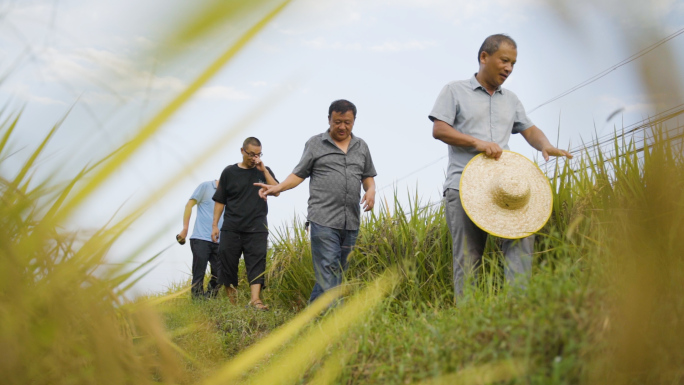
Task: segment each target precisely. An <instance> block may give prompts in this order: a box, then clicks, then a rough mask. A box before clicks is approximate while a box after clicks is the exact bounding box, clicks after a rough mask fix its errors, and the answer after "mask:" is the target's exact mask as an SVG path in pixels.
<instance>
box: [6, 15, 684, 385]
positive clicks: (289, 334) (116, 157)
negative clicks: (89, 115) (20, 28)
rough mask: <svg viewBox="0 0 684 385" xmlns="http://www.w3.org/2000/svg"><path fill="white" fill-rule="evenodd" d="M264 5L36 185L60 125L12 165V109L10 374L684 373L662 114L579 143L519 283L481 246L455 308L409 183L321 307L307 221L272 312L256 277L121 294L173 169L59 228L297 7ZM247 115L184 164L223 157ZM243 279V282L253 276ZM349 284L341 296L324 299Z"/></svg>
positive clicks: (73, 378)
mask: <svg viewBox="0 0 684 385" xmlns="http://www.w3.org/2000/svg"><path fill="white" fill-rule="evenodd" d="M264 4H265V5H269V4H270V5H271V6H272V7H270V8H269V9H268V10H266V11H265V12H266V14H265V15H264V16H262V17H261V18H260V19H258V20H255V21H254V23H253V24H252V25H251V27H249V28H248V29H247V31H245V33H244V34H243V35H242V36H239V37H235V38H236V40H235V41H234V42H233V43H231V44H228V47H226V49H225V52H224V54H223V55H221V56H220V57H219V58H217V60H216V61H215V62H214V63H212V64H211V65H210V66H208V67H207V68H206V69H204V70H203V71H202V72H201V73H200V74H199V75H198V77H197V78H196V80H195V81H194V82H192V83H191V85H190V86H189V87H188V89H186V90H184V91H182V92H181V93H179V94H178V95H176V97H175V98H173V99H172V102H171V103H169V105H167V106H164V107H163V108H161V109H160V110H159V112H158V113H156V114H155V115H153V116H152V117H151V118H150V120H149V121H148V123H146V124H144V125H142V126H141V127H140V129H139V130H138V132H137V134H136V135H135V136H134V137H133V139H132V140H131V142H130V143H128V144H127V145H125V146H122V147H121V148H120V149H119V150H118V151H116V152H114V153H112V154H94V159H100V161H99V162H98V163H96V164H93V165H88V166H84V167H83V169H82V170H77V171H75V172H74V175H73V176H72V178H71V179H68V180H66V181H56V180H53V179H50V178H48V179H47V180H40V181H38V180H34V179H33V178H34V176H35V175H36V165H37V164H39V161H40V160H41V159H42V157H43V156H44V155H43V151H44V149H45V146H46V144H47V143H48V142H49V141H50V139H51V138H52V136H53V135H54V133H55V132H56V131H57V130H58V128H59V125H60V124H61V122H60V123H58V124H56V125H55V127H54V128H53V129H52V130H51V131H50V133H49V134H48V136H47V137H46V138H44V140H43V141H42V142H41V143H39V144H38V145H37V146H36V147H35V149H34V151H33V152H31V153H29V154H27V155H26V156H25V157H24V158H22V159H21V160H20V161H18V162H13V164H21V166H20V167H19V169H18V170H12V171H11V172H10V171H8V170H7V169H6V168H4V167H5V165H6V163H5V160H6V159H8V157H17V156H18V155H17V154H16V153H15V151H14V149H13V148H12V140H11V138H12V135H14V130H15V127H16V124H17V121H18V120H19V119H20V118H21V115H22V114H21V113H12V112H10V111H8V110H7V109H3V110H2V112H1V113H0V117H2V121H0V203H1V204H0V230H1V231H0V373H2V376H3V377H2V379H3V381H4V382H7V383H12V384H14V383H16V384H24V383H26V384H93V383H97V384H119V383H121V384H146V383H169V384H172V383H183V384H194V383H201V384H206V385H211V384H223V383H255V384H256V383H259V384H264V383H268V384H276V383H283V384H285V383H287V384H290V383H312V384H328V383H380V384H393V383H396V384H400V383H401V384H405V383H449V384H459V383H462V384H473V383H510V384H578V383H589V384H644V383H647V384H649V383H654V384H681V383H683V382H684V349H682V346H684V327H683V326H684V316H683V315H684V296H682V295H681V294H682V288H683V287H684V258H682V250H684V159H683V157H682V153H681V152H679V151H676V150H675V148H676V147H675V146H673V143H672V142H670V141H668V140H667V138H665V137H663V136H662V134H661V133H662V132H663V131H665V130H663V129H662V127H660V126H654V127H653V130H654V133H655V135H656V141H655V143H654V146H652V147H648V148H646V149H645V151H641V150H637V149H636V148H634V146H633V145H632V144H631V143H625V142H619V141H617V140H616V141H615V143H614V148H615V152H616V153H617V154H618V156H615V157H612V158H607V157H606V156H604V153H601V152H599V153H597V156H596V157H594V158H592V157H590V156H589V154H588V153H587V154H585V156H582V157H580V158H579V159H577V160H576V161H572V162H568V163H565V164H564V165H563V166H562V167H559V168H557V169H556V170H555V171H554V175H553V177H552V178H551V181H552V185H553V190H554V207H553V214H552V217H551V220H550V221H549V223H548V224H547V225H546V226H545V227H544V228H543V229H542V230H541V231H540V233H539V234H538V236H537V238H536V244H535V262H534V266H533V274H532V278H531V280H530V282H529V284H528V286H527V288H526V289H524V290H523V289H520V288H513V287H510V286H508V285H506V284H505V283H504V282H503V280H502V256H501V252H500V250H499V248H498V245H497V244H496V242H494V241H490V242H489V243H488V245H487V248H486V251H485V258H484V263H483V265H482V266H481V269H480V279H479V280H478V281H477V282H476V286H475V287H473V288H470V289H469V290H467V291H466V293H465V296H464V297H463V299H462V300H460V301H459V302H458V303H457V304H454V303H453V298H452V293H453V288H452V283H451V242H450V236H449V231H448V229H447V226H446V223H445V220H444V211H443V210H444V209H443V207H442V206H441V205H439V204H435V205H432V204H431V205H427V203H428V202H420V201H419V200H418V199H417V198H416V197H417V196H418V193H417V192H416V194H415V195H414V196H412V197H409V203H408V204H407V205H406V206H402V205H400V204H399V199H398V197H397V196H395V197H393V199H392V201H391V202H379V204H378V205H377V207H376V210H375V213H374V214H373V215H372V216H371V217H370V219H368V220H366V221H364V223H363V225H362V229H361V232H360V235H359V238H358V247H357V248H356V250H355V251H354V252H353V253H352V254H351V255H350V264H349V270H348V272H347V275H346V282H345V285H344V286H343V288H342V290H340V291H338V292H334V293H326V295H324V296H323V297H322V299H321V301H322V302H320V301H319V302H317V303H315V304H313V305H311V306H306V300H307V299H308V296H309V292H310V290H311V287H312V286H313V282H314V278H313V271H312V266H311V255H310V249H309V243H308V239H307V235H306V232H305V231H304V229H303V226H302V223H301V221H297V220H295V221H294V223H293V226H291V227H286V228H285V229H286V230H281V231H276V232H275V234H274V235H275V236H276V241H275V243H274V244H273V247H272V249H271V252H270V254H269V258H270V262H269V269H268V272H267V274H268V277H267V279H268V285H269V287H268V288H267V290H265V292H264V299H265V300H266V302H267V303H269V304H270V305H271V309H272V310H271V311H270V312H266V313H264V312H257V311H254V310H253V309H249V308H246V307H245V306H244V304H246V303H247V301H248V294H247V292H246V290H243V291H242V292H241V293H240V299H239V303H240V305H232V304H230V302H229V301H227V299H226V298H225V297H223V296H221V297H220V298H219V299H216V300H211V301H191V300H190V299H189V298H188V297H189V293H188V292H187V287H188V285H187V284H183V285H178V286H177V287H174V288H173V289H172V290H170V292H168V293H164V294H160V295H158V296H151V297H147V298H139V299H137V300H136V301H135V302H133V303H131V302H127V301H126V300H125V297H124V296H123V294H124V293H125V292H126V290H127V289H128V288H129V287H130V285H131V279H132V277H133V274H134V273H136V272H138V271H142V270H143V269H144V268H145V266H146V265H143V266H137V267H136V268H135V269H134V270H133V271H128V270H125V268H124V267H105V265H104V262H105V261H106V258H107V257H108V254H109V253H110V250H111V246H112V244H113V243H114V242H115V241H116V240H117V238H118V237H119V236H120V235H121V233H122V232H123V231H124V230H125V229H126V228H127V227H128V226H129V225H130V224H131V223H133V221H134V220H135V219H136V218H137V217H138V216H139V215H140V213H141V212H142V211H143V210H144V209H145V208H146V207H147V205H149V204H151V203H152V202H153V201H154V200H155V199H156V198H155V197H157V196H158V192H159V191H166V190H168V189H169V188H171V187H172V186H173V185H174V184H175V183H177V182H178V180H179V178H172V179H171V180H169V181H167V182H166V183H163V184H161V185H160V187H159V190H158V192H157V193H152V194H151V195H150V197H149V199H147V200H146V201H145V202H144V203H143V204H141V205H140V206H138V207H136V208H135V209H134V210H132V212H131V213H130V214H129V215H128V216H126V217H125V218H124V219H123V220H121V221H119V222H116V223H110V224H108V225H107V226H105V227H104V228H102V229H99V230H97V231H95V232H94V233H89V234H87V235H85V234H82V233H80V232H78V231H73V232H72V231H66V230H64V228H65V223H67V220H68V219H69V218H70V216H71V215H72V214H73V213H74V212H75V210H76V209H77V208H78V207H80V205H82V204H83V202H85V201H87V200H88V199H90V198H92V196H93V193H94V192H95V191H96V189H97V188H98V187H99V186H102V185H103V184H105V183H106V182H107V181H109V180H111V176H112V175H114V174H115V172H116V171H117V170H119V169H120V168H121V167H122V166H123V165H124V164H125V162H126V161H127V160H128V159H130V158H131V156H133V154H134V153H135V151H136V149H139V148H142V147H143V145H144V144H146V143H149V138H150V137H151V136H152V135H153V134H154V133H155V132H158V130H159V129H160V128H161V127H162V126H163V124H164V122H166V121H167V120H168V119H169V118H170V117H171V116H172V115H173V114H174V113H175V112H176V111H177V110H178V109H179V108H181V107H182V106H183V105H184V104H185V103H186V101H187V100H189V99H190V97H191V96H192V95H193V94H194V93H195V91H196V90H197V89H199V88H200V87H201V86H202V85H203V84H206V82H207V81H209V79H210V78H211V77H212V76H213V75H214V74H216V73H217V72H218V71H219V70H220V69H221V68H222V67H223V66H224V65H225V64H226V63H228V62H229V61H230V60H231V58H233V57H234V55H235V54H236V53H237V52H239V51H240V50H241V48H242V47H244V45H245V44H247V43H248V42H249V41H250V40H251V39H252V38H253V37H254V36H255V34H256V33H258V32H259V31H260V30H262V29H263V28H264V27H265V25H266V23H267V22H268V21H269V20H270V19H272V18H273V17H274V16H275V15H277V14H278V13H279V12H280V10H282V7H283V6H284V5H285V4H286V2H283V3H266V2H264ZM258 8H259V7H256V6H255V5H254V4H253V2H250V3H249V4H248V2H245V1H232V2H228V3H226V2H214V3H212V4H210V5H209V6H208V8H206V9H204V11H203V12H200V16H198V18H196V19H195V20H194V21H193V22H191V23H189V24H188V25H187V26H186V27H185V28H180V27H179V29H178V31H179V35H178V36H174V37H170V39H169V42H168V44H166V46H181V45H182V44H186V43H192V42H193V41H196V40H197V39H198V38H199V37H201V36H202V35H204V34H206V33H207V32H208V30H209V29H211V28H212V27H213V26H216V25H218V24H220V23H223V22H226V21H235V20H236V19H237V18H242V17H243V16H244V15H245V14H251V13H252V12H256V10H257V9H258ZM164 54H165V55H167V56H166V57H170V56H172V54H171V53H169V52H166V53H164ZM269 103H270V102H269V101H265V102H264V104H263V106H268V105H269ZM260 108H261V107H260ZM263 108H266V107H263ZM260 112H261V111H253V112H252V113H250V114H248V115H247V116H246V117H245V119H244V121H245V122H247V121H250V116H254V115H257V114H258V113H260ZM243 126H244V124H242V123H240V124H238V125H237V126H236V127H235V129H234V130H229V132H227V133H226V136H225V137H223V138H221V140H216V141H214V142H215V143H212V147H210V148H208V150H207V151H206V152H205V153H204V154H203V158H201V159H197V160H196V161H195V162H194V163H190V164H187V165H186V168H187V169H191V168H192V167H195V166H196V165H197V164H199V163H201V162H202V161H205V160H206V159H208V157H209V155H210V154H212V153H216V152H217V151H219V150H220V149H221V146H222V143H223V142H225V140H228V139H230V138H231V137H232V136H233V135H235V134H236V132H237V131H238V129H240V128H242V127H243ZM13 160H15V159H13ZM184 173H185V172H184V171H183V170H180V171H179V174H184ZM379 201H380V200H379ZM139 253H140V252H137V253H136V254H134V255H130V256H127V257H128V258H129V260H133V259H134V258H136V257H138V256H139ZM154 258H156V257H152V258H151V259H150V262H151V261H152V260H154ZM148 263H149V262H148ZM241 276H242V279H243V281H242V282H241V287H247V285H246V283H245V282H244V272H242V273H241ZM340 295H344V296H345V297H346V298H345V299H344V301H342V302H341V303H337V306H334V307H332V308H329V307H328V305H329V304H331V303H333V302H334V301H336V299H337V296H340Z"/></svg>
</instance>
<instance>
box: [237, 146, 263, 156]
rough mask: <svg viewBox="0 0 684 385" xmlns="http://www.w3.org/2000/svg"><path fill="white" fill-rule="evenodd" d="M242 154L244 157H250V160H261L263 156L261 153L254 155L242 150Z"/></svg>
mask: <svg viewBox="0 0 684 385" xmlns="http://www.w3.org/2000/svg"><path fill="white" fill-rule="evenodd" d="M242 152H244V153H245V155H247V156H248V157H250V158H261V157H262V156H264V153H263V152H260V153H258V154H254V153H251V152H247V151H245V149H244V148H243V149H242Z"/></svg>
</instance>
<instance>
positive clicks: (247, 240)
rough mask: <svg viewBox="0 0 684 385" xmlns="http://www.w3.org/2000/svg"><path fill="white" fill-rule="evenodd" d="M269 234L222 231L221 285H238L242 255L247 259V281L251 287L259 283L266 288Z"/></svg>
mask: <svg viewBox="0 0 684 385" xmlns="http://www.w3.org/2000/svg"><path fill="white" fill-rule="evenodd" d="M267 247H268V233H244V232H240V231H230V230H221V238H220V242H219V251H218V257H219V266H220V267H221V270H220V272H219V283H220V284H222V285H224V286H226V287H228V286H229V285H233V286H234V287H237V285H238V264H239V262H240V255H244V257H245V267H246V268H247V281H248V282H249V284H250V285H254V284H257V283H260V284H261V287H262V288H263V287H264V282H265V280H264V273H265V272H266V250H267Z"/></svg>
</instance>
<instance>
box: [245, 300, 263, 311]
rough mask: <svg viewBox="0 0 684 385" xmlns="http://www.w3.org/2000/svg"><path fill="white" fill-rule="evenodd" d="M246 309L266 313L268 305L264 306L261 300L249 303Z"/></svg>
mask: <svg viewBox="0 0 684 385" xmlns="http://www.w3.org/2000/svg"><path fill="white" fill-rule="evenodd" d="M247 307H251V308H253V309H255V310H260V311H268V305H264V303H263V302H261V300H256V301H254V302H250V303H248V304H247Z"/></svg>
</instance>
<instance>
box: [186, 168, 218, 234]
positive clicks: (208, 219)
mask: <svg viewBox="0 0 684 385" xmlns="http://www.w3.org/2000/svg"><path fill="white" fill-rule="evenodd" d="M215 192H216V182H215V181H213V180H209V181H206V182H202V183H200V185H199V186H197V188H196V189H195V191H194V192H193V193H192V196H190V199H192V200H194V201H195V202H197V218H195V227H193V229H192V236H190V239H200V240H203V241H207V242H212V240H211V224H212V223H213V222H214V201H213V200H212V199H211V197H213V196H214V193H215ZM222 225H223V216H221V218H220V219H219V228H220V227H221V226H222Z"/></svg>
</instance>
